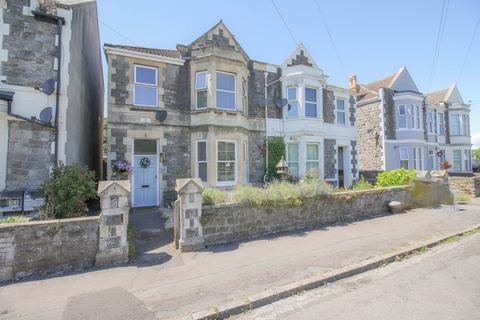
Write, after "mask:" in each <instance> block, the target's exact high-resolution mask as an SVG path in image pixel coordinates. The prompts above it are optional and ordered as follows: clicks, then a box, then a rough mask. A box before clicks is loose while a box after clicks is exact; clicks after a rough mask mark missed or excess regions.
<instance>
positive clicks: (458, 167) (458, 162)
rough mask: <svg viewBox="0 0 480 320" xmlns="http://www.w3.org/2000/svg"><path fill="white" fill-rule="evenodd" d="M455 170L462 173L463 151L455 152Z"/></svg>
mask: <svg viewBox="0 0 480 320" xmlns="http://www.w3.org/2000/svg"><path fill="white" fill-rule="evenodd" d="M453 170H456V171H462V150H453Z"/></svg>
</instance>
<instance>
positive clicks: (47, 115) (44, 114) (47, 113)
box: [39, 107, 53, 122]
mask: <svg viewBox="0 0 480 320" xmlns="http://www.w3.org/2000/svg"><path fill="white" fill-rule="evenodd" d="M52 114H53V109H52V107H46V108H43V109H42V111H40V115H39V118H40V121H42V122H50V121H51V120H52Z"/></svg>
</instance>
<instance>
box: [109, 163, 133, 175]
mask: <svg viewBox="0 0 480 320" xmlns="http://www.w3.org/2000/svg"><path fill="white" fill-rule="evenodd" d="M112 170H113V172H115V173H128V174H130V173H132V172H133V167H132V166H131V165H130V164H129V163H128V162H126V161H123V160H120V161H116V162H114V163H113V167H112Z"/></svg>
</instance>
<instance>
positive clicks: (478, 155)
mask: <svg viewBox="0 0 480 320" xmlns="http://www.w3.org/2000/svg"><path fill="white" fill-rule="evenodd" d="M472 152H473V154H472V158H473V160H477V161H480V148H479V149H474V150H472Z"/></svg>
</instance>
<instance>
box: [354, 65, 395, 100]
mask: <svg viewBox="0 0 480 320" xmlns="http://www.w3.org/2000/svg"><path fill="white" fill-rule="evenodd" d="M396 75H397V72H395V73H394V74H391V75H389V76H388V77H386V78H383V79H380V80H377V81H374V82H371V83H368V84H361V85H360V92H359V95H358V101H360V100H370V99H373V98H376V97H378V89H380V88H389V87H390V86H391V85H392V82H393V80H394V79H395V77H396Z"/></svg>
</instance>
